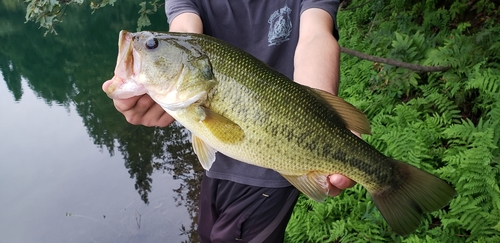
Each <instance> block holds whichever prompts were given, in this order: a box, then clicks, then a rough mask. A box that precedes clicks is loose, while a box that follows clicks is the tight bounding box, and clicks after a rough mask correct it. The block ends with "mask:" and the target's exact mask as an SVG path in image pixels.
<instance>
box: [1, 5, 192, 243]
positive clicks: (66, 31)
mask: <svg viewBox="0 0 500 243" xmlns="http://www.w3.org/2000/svg"><path fill="white" fill-rule="evenodd" d="M138 9H139V6H138V5H137V4H135V3H132V4H130V3H119V4H117V6H115V7H108V8H106V9H102V10H98V11H96V12H95V13H94V14H91V10H89V9H88V7H83V6H82V7H80V8H73V9H67V11H66V15H65V16H64V18H63V23H62V24H60V25H58V26H56V30H57V31H58V35H57V36H56V35H50V34H49V35H47V36H45V37H44V35H43V34H44V30H42V29H38V24H34V23H27V24H25V23H24V21H25V20H24V15H25V5H24V4H23V3H22V2H20V1H15V0H12V1H11V0H4V1H3V2H0V26H2V29H1V30H0V111H1V114H0V195H1V196H0V235H1V241H2V242H23V243H24V242H40V243H44V242H51V243H52V242H196V241H197V240H196V233H195V228H196V225H195V223H194V222H195V221H196V210H197V208H196V207H197V205H196V204H197V196H198V185H199V182H200V173H201V167H200V166H199V164H198V162H197V160H196V157H195V156H194V155H193V153H192V150H191V145H190V143H189V140H188V136H187V135H188V133H187V132H186V131H185V130H183V129H181V128H180V127H179V126H178V125H175V124H174V125H173V126H170V127H168V128H163V129H159V128H146V127H142V126H133V125H130V124H128V123H127V122H126V121H125V119H124V118H123V116H122V115H121V114H119V113H118V112H117V111H116V110H115V109H114V107H113V104H112V102H111V100H110V99H109V98H107V97H106V95H105V94H104V93H103V92H102V90H101V84H102V82H104V81H105V80H107V79H109V78H111V77H112V75H113V69H114V65H115V61H116V55H117V40H118V32H119V30H120V29H127V30H131V31H134V30H135V26H136V22H135V21H136V20H137V17H138V15H137V11H138ZM152 22H153V23H154V24H156V25H153V26H151V27H149V29H154V30H160V31H166V30H167V28H168V27H167V24H166V20H165V17H164V14H163V13H162V11H161V10H160V11H159V13H158V14H157V15H155V16H153V18H152Z"/></svg>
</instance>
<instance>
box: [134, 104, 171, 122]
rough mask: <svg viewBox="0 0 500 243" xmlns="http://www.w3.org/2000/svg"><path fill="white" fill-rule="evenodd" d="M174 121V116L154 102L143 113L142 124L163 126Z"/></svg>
mask: <svg viewBox="0 0 500 243" xmlns="http://www.w3.org/2000/svg"><path fill="white" fill-rule="evenodd" d="M173 121H174V118H172V116H170V115H169V114H168V113H167V112H165V110H164V109H163V108H162V107H161V106H160V105H158V104H156V103H154V104H153V105H152V106H151V107H150V108H149V109H148V111H147V112H146V113H144V115H143V121H142V122H141V124H142V125H144V126H148V127H152V126H155V127H165V126H168V125H170V123H172V122H173Z"/></svg>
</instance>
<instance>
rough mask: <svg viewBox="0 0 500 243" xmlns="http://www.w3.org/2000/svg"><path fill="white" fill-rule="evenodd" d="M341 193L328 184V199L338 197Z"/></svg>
mask: <svg viewBox="0 0 500 243" xmlns="http://www.w3.org/2000/svg"><path fill="white" fill-rule="evenodd" d="M340 192H342V190H340V189H338V188H337V187H335V186H333V185H332V184H328V196H330V197H335V196H338V195H339V194H340Z"/></svg>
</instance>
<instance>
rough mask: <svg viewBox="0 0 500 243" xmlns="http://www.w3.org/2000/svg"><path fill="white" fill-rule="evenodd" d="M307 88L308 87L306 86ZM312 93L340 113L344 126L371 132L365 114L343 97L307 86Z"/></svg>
mask: <svg viewBox="0 0 500 243" xmlns="http://www.w3.org/2000/svg"><path fill="white" fill-rule="evenodd" d="M308 88H309V87H308ZM309 89H310V90H311V91H312V92H313V93H315V94H317V95H319V96H320V97H321V98H323V99H324V100H325V101H326V103H327V104H328V105H330V107H331V108H332V109H333V110H334V111H335V112H336V113H337V114H339V115H340V117H341V118H342V120H344V123H345V124H346V128H347V129H349V130H351V131H354V132H359V133H361V134H371V133H372V132H371V129H370V121H369V120H368V118H367V117H366V115H365V114H364V113H363V112H362V111H360V110H359V109H358V108H356V107H355V106H353V105H351V104H350V103H348V102H347V101H345V100H344V99H342V98H340V97H338V96H335V95H332V94H330V93H328V92H326V91H323V90H320V89H314V88H309Z"/></svg>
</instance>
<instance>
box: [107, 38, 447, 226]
mask: <svg viewBox="0 0 500 243" xmlns="http://www.w3.org/2000/svg"><path fill="white" fill-rule="evenodd" d="M118 39H119V40H118V49H119V51H118V57H117V64H116V67H115V72H114V76H113V77H112V79H111V81H112V82H111V84H110V85H109V86H108V87H107V90H106V93H107V95H108V96H109V97H110V98H112V99H126V98H130V97H133V96H138V95H143V94H148V95H149V96H151V98H152V99H153V100H154V101H155V102H156V103H158V104H159V105H160V106H161V107H162V108H163V109H164V110H165V111H166V112H167V113H168V114H170V115H171V116H172V117H173V118H175V120H177V121H178V122H179V123H180V124H182V125H183V126H184V127H185V128H187V129H188V130H189V131H190V132H191V136H192V138H191V142H192V145H193V150H194V152H195V153H196V155H197V157H198V159H199V161H200V163H201V165H202V166H203V168H204V169H206V170H210V168H211V166H212V164H213V163H214V162H215V163H217V162H216V161H215V155H216V153H217V152H220V153H223V154H225V155H227V156H229V157H232V158H234V159H237V160H240V161H242V162H244V163H248V164H252V165H256V166H260V167H264V168H269V169H273V170H275V171H277V172H278V173H280V174H281V175H282V176H283V177H284V178H285V179H287V180H288V181H289V182H290V183H291V184H292V185H293V186H295V187H296V188H297V189H298V190H300V191H301V192H302V193H304V194H305V195H307V196H308V197H310V198H311V199H314V200H316V201H320V202H321V201H324V200H325V198H326V197H327V195H328V183H327V178H328V176H329V175H331V174H342V175H344V176H346V177H348V178H350V179H352V180H354V181H355V182H357V183H358V184H360V185H361V186H363V187H364V188H365V189H366V190H367V191H368V193H369V194H370V196H371V198H372V200H373V202H374V204H375V206H376V207H377V208H378V210H379V211H380V213H381V215H382V216H383V218H384V219H385V220H386V222H387V223H388V225H389V226H390V227H391V228H392V229H393V231H394V232H395V233H397V234H399V235H403V236H405V235H408V234H410V233H412V232H413V231H414V230H415V229H417V228H418V227H419V226H420V224H421V220H422V214H423V213H428V212H432V211H436V210H439V209H441V208H443V207H444V206H446V205H447V204H448V203H449V202H450V201H451V200H452V199H453V197H454V196H455V194H456V191H455V189H454V188H453V187H452V186H450V184H449V183H448V182H446V181H444V180H442V179H440V178H439V177H437V176H434V175H432V174H430V173H428V172H425V171H423V170H421V169H418V168H416V167H414V166H412V165H409V164H407V163H404V162H401V161H398V160H395V159H392V158H390V157H387V156H385V155H384V154H382V153H381V152H379V151H377V150H376V149H375V148H374V147H372V146H371V145H369V144H368V143H366V142H365V141H364V140H363V139H361V138H359V137H358V136H356V135H355V134H353V132H358V133H361V134H370V133H371V131H370V123H369V120H368V118H367V117H366V115H365V114H363V112H361V111H360V110H358V109H357V108H356V107H355V106H353V105H351V104H349V103H348V102H346V101H344V100H343V99H342V98H339V97H337V96H334V95H332V94H330V93H328V92H326V91H322V90H318V89H314V88H310V87H307V86H304V85H300V84H298V83H296V82H293V81H292V80H290V79H289V78H287V77H286V76H285V75H283V74H281V73H279V72H278V71H276V70H274V69H273V68H271V67H269V66H268V65H266V64H265V63H263V62H261V61H260V60H258V59H257V58H255V57H253V56H252V55H250V54H248V53H246V52H244V51H242V50H240V49H238V48H236V47H233V46H231V45H229V44H227V43H225V42H223V41H221V40H219V39H216V38H213V37H210V36H207V35H203V34H194V33H174V32H167V33H159V32H150V31H142V32H137V33H132V32H127V31H124V30H122V31H121V32H120V34H119V38H118ZM351 131H353V132H351Z"/></svg>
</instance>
